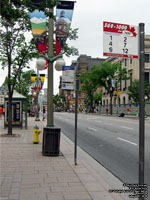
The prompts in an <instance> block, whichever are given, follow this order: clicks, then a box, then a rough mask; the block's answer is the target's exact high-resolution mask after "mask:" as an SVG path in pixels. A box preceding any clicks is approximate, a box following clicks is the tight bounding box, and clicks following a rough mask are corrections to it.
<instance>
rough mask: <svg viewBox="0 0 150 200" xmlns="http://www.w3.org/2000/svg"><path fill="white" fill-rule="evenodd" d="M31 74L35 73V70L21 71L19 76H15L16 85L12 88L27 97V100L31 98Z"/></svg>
mask: <svg viewBox="0 0 150 200" xmlns="http://www.w3.org/2000/svg"><path fill="white" fill-rule="evenodd" d="M31 74H35V71H34V70H33V69H32V70H28V71H25V72H21V73H20V76H18V77H17V80H16V85H15V88H14V89H15V90H16V91H18V93H20V94H22V95H24V96H25V97H27V99H28V102H30V101H31V100H32V95H30V91H31V86H32V84H33V82H32V81H31ZM27 83H28V84H27Z"/></svg>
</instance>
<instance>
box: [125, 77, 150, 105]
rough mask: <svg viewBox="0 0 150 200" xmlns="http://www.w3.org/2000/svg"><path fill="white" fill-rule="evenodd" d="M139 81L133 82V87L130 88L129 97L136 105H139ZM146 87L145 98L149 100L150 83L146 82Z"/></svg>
mask: <svg viewBox="0 0 150 200" xmlns="http://www.w3.org/2000/svg"><path fill="white" fill-rule="evenodd" d="M139 86H140V83H139V80H134V81H133V82H132V86H130V87H129V88H128V95H129V97H130V98H131V99H132V101H133V103H135V104H139ZM144 86H145V90H144V92H145V97H146V98H147V100H149V99H150V83H149V82H145V83H144Z"/></svg>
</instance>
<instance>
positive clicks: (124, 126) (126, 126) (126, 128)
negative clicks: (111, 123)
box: [120, 126, 133, 130]
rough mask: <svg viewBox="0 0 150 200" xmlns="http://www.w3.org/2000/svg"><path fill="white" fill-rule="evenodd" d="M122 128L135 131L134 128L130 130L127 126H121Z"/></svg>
mask: <svg viewBox="0 0 150 200" xmlns="http://www.w3.org/2000/svg"><path fill="white" fill-rule="evenodd" d="M120 127H121V128H126V129H129V130H133V128H129V127H127V126H120Z"/></svg>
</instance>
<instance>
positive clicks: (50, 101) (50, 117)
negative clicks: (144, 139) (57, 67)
mask: <svg viewBox="0 0 150 200" xmlns="http://www.w3.org/2000/svg"><path fill="white" fill-rule="evenodd" d="M50 12H52V13H53V8H51V9H50ZM53 29H54V28H53V19H52V18H49V31H48V35H49V38H48V57H49V58H53ZM47 85H48V86H47V126H48V127H52V126H54V116H53V61H52V62H50V61H49V63H48V81H47Z"/></svg>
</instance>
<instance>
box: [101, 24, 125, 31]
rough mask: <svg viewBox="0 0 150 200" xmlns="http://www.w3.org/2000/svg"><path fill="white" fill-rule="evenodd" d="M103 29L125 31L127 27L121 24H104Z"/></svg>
mask: <svg viewBox="0 0 150 200" xmlns="http://www.w3.org/2000/svg"><path fill="white" fill-rule="evenodd" d="M104 28H115V29H122V30H126V29H127V28H128V27H127V26H126V25H123V24H113V23H107V22H106V23H105V24H104Z"/></svg>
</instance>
